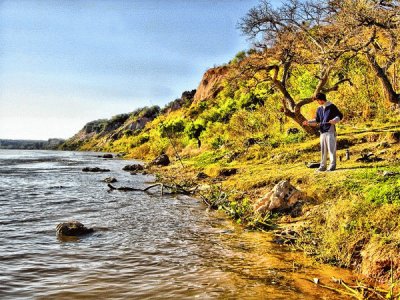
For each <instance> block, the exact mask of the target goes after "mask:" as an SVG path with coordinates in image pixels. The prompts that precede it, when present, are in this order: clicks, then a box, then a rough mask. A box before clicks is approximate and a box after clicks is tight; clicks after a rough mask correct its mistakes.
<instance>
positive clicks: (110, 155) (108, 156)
mask: <svg viewBox="0 0 400 300" xmlns="http://www.w3.org/2000/svg"><path fill="white" fill-rule="evenodd" d="M113 157H114V156H113V155H112V154H104V155H103V156H102V158H113Z"/></svg>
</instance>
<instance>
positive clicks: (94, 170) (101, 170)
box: [82, 167, 110, 172]
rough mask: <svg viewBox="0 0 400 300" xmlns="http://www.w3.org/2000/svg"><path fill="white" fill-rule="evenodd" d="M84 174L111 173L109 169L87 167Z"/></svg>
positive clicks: (83, 170)
mask: <svg viewBox="0 0 400 300" xmlns="http://www.w3.org/2000/svg"><path fill="white" fill-rule="evenodd" d="M82 172H110V170H109V169H101V168H99V167H85V168H83V169H82Z"/></svg>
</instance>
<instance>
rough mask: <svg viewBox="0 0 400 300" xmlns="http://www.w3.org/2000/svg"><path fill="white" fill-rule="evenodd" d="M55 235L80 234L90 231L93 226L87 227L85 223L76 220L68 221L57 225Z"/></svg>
mask: <svg viewBox="0 0 400 300" xmlns="http://www.w3.org/2000/svg"><path fill="white" fill-rule="evenodd" d="M56 230H57V235H64V236H81V235H85V234H89V233H92V232H93V231H94V230H93V228H87V227H85V225H83V224H82V223H80V222H78V221H68V222H63V223H60V224H58V225H57V227H56Z"/></svg>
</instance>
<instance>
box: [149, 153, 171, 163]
mask: <svg viewBox="0 0 400 300" xmlns="http://www.w3.org/2000/svg"><path fill="white" fill-rule="evenodd" d="M169 164H170V160H169V157H168V155H167V154H165V153H163V154H161V155H160V156H158V157H156V158H155V159H154V160H153V161H151V162H150V165H155V166H168V165H169Z"/></svg>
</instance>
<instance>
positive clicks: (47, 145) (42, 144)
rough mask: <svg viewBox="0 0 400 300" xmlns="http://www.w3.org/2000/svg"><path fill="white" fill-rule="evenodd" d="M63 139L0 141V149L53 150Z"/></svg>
mask: <svg viewBox="0 0 400 300" xmlns="http://www.w3.org/2000/svg"><path fill="white" fill-rule="evenodd" d="M64 141H65V140H63V139H55V138H54V139H48V140H22V139H21V140H12V139H0V149H10V150H11V149H17V150H18V149H22V150H55V149H58V147H59V146H60V145H61V144H62V143H64Z"/></svg>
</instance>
